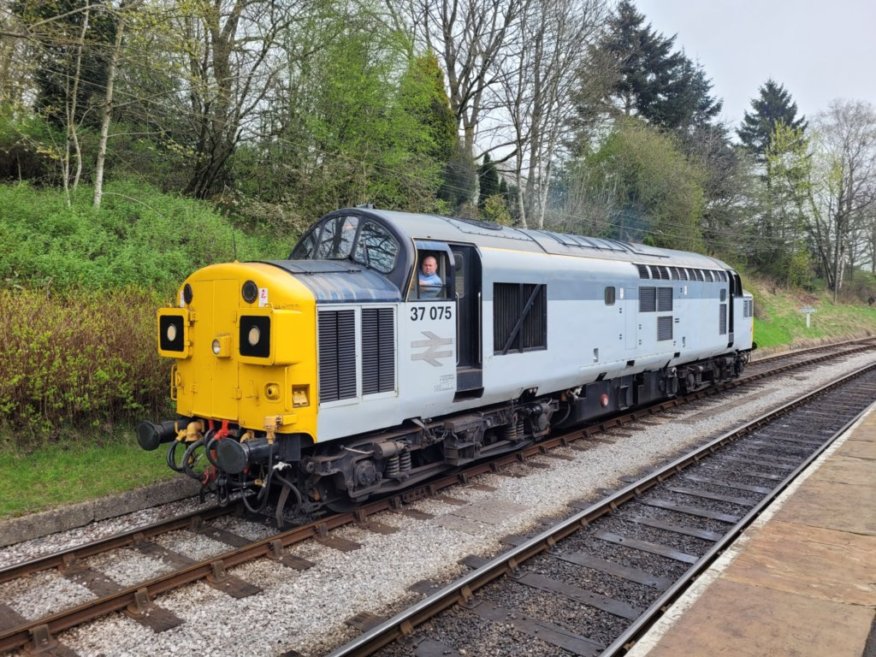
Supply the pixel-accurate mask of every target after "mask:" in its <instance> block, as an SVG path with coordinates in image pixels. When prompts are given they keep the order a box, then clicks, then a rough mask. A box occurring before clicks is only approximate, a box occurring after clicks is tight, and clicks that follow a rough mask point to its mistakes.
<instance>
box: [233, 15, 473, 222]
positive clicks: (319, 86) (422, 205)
mask: <svg viewBox="0 0 876 657" xmlns="http://www.w3.org/2000/svg"><path fill="white" fill-rule="evenodd" d="M321 8H322V11H321V12H314V13H310V14H308V15H307V16H306V17H305V18H304V19H303V20H302V22H301V23H300V24H295V25H291V26H290V27H289V29H288V30H287V31H286V32H285V33H284V34H283V39H282V41H283V48H284V50H285V51H286V53H287V55H286V57H285V67H284V70H283V71H281V72H279V73H278V76H277V80H276V85H275V87H274V88H273V89H272V90H271V93H272V96H271V102H270V103H269V104H267V105H266V107H265V108H264V111H263V112H262V114H261V124H260V129H261V131H262V135H261V136H260V139H259V141H258V152H253V151H252V150H251V149H247V151H246V156H247V157H246V158H245V159H246V161H244V158H238V159H237V161H236V162H237V164H238V165H246V167H247V168H245V169H243V168H241V169H238V171H240V173H241V175H239V176H238V178H237V180H236V181H235V184H236V186H237V189H238V190H241V191H242V192H243V193H245V194H253V195H258V196H260V197H261V198H262V199H264V200H270V201H271V202H274V203H278V204H284V205H291V206H293V207H296V208H297V209H298V210H299V211H300V212H302V213H303V214H304V215H305V216H314V215H319V214H322V213H324V212H326V211H327V210H330V209H335V208H338V207H345V206H351V205H358V204H362V203H375V204H379V205H383V206H389V207H396V208H407V209H411V210H432V211H434V210H435V208H436V199H435V195H436V191H437V190H438V189H439V186H440V184H441V174H442V171H443V170H445V167H446V166H448V163H450V164H451V166H452V163H453V161H454V156H455V152H456V150H457V149H456V145H457V138H456V129H455V119H451V120H450V121H448V118H449V116H448V113H447V104H446V95H445V93H444V92H443V89H441V86H440V79H441V76H442V74H441V71H440V68H437V67H436V66H435V65H434V64H435V60H434V58H432V60H431V63H430V59H429V57H428V55H425V56H424V57H422V58H418V57H413V58H411V56H410V53H411V48H410V41H409V37H408V35H405V34H401V33H398V32H397V31H395V30H394V29H392V28H391V27H389V26H387V24H386V23H385V22H383V21H382V20H380V18H379V16H378V15H377V14H376V12H374V11H372V10H371V9H370V8H368V7H367V6H366V7H363V6H355V7H352V6H351V5H350V4H349V3H346V2H343V1H340V0H338V1H336V2H330V3H329V2H327V3H324V4H323V5H321Z"/></svg>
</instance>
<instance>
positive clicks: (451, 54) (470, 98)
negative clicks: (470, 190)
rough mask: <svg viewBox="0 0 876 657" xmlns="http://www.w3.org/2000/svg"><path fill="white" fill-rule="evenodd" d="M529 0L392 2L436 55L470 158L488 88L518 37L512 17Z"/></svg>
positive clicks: (404, 21)
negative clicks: (444, 73)
mask: <svg viewBox="0 0 876 657" xmlns="http://www.w3.org/2000/svg"><path fill="white" fill-rule="evenodd" d="M531 2H532V0H467V1H466V2H459V0H392V1H391V2H390V3H388V4H389V6H390V11H391V12H392V13H393V15H394V16H395V17H396V21H397V23H398V24H407V25H410V26H411V27H412V29H413V30H414V34H415V35H416V37H417V39H418V40H419V42H420V43H421V44H423V45H424V46H425V47H426V48H427V49H429V50H432V51H434V52H436V53H438V55H439V57H441V59H442V63H443V65H444V70H445V71H446V73H447V80H448V88H449V90H450V93H449V97H450V107H451V109H452V110H453V113H454V114H455V115H456V118H457V121H458V124H459V127H460V129H461V131H462V133H463V149H464V151H465V153H467V154H468V157H469V158H470V159H471V160H474V159H475V152H474V151H475V135H476V133H477V130H478V127H479V126H480V123H481V119H482V117H483V114H484V113H485V111H486V110H487V105H488V102H489V101H490V88H491V87H492V86H493V85H494V84H495V81H496V73H497V71H498V67H499V66H500V64H501V61H502V59H503V58H504V57H505V56H506V52H507V47H508V45H509V44H510V43H511V42H512V41H514V40H515V39H517V38H518V36H519V33H518V31H517V29H516V28H517V21H518V19H519V17H520V16H521V14H522V13H523V12H524V11H525V10H526V8H527V7H528V6H529V5H530V3H531Z"/></svg>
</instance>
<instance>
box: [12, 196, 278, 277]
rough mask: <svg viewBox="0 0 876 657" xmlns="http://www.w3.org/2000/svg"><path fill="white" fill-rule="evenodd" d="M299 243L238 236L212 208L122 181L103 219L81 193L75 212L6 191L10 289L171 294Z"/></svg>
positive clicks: (61, 203) (53, 200) (60, 200)
mask: <svg viewBox="0 0 876 657" xmlns="http://www.w3.org/2000/svg"><path fill="white" fill-rule="evenodd" d="M292 243H293V239H291V238H288V239H287V240H286V241H285V242H284V241H283V240H276V239H274V240H273V241H272V242H270V243H269V242H268V241H267V239H266V238H254V237H251V236H247V235H245V234H242V233H240V232H235V231H234V230H233V229H232V228H231V227H230V226H229V225H228V222H227V221H226V220H225V219H223V218H222V217H220V216H218V215H217V214H216V213H215V212H213V211H211V210H210V209H209V207H208V206H206V205H205V204H203V203H201V202H198V201H193V200H187V199H181V198H177V197H173V196H167V195H163V194H161V193H160V192H158V191H157V190H154V189H151V188H149V187H148V186H145V185H143V184H137V183H134V182H115V183H112V184H110V185H109V186H108V187H107V190H106V196H105V204H104V207H103V209H102V210H101V211H100V212H95V211H94V210H93V209H92V208H91V204H90V196H89V191H88V190H87V189H85V188H81V189H80V191H79V193H78V194H77V195H76V196H75V197H74V202H73V206H72V207H70V208H68V207H67V205H66V202H65V199H64V197H63V195H62V194H61V193H59V192H58V191H55V190H38V189H35V188H33V187H31V186H29V185H26V184H21V185H3V186H0V281H2V282H3V283H2V284H5V285H6V286H19V285H20V286H26V287H41V286H44V287H47V288H51V289H52V290H65V289H76V288H83V289H92V290H94V289H111V288H117V287H119V286H125V285H132V286H138V287H144V288H150V289H156V290H161V291H163V292H168V291H171V290H174V289H175V288H176V286H177V285H179V283H180V282H181V281H182V279H183V278H185V276H187V275H188V274H189V273H190V272H191V271H193V270H194V269H196V268H198V267H202V266H204V265H206V264H209V263H212V262H216V261H223V260H230V259H233V258H234V256H235V254H236V255H237V258H238V259H241V260H245V259H254V258H264V257H271V256H273V257H279V256H285V255H287V254H288V252H289V250H290V249H291V246H292Z"/></svg>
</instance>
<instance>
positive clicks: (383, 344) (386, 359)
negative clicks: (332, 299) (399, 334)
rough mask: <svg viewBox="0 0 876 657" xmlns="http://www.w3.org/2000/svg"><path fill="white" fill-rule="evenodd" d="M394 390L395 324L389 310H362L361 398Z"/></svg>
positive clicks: (392, 313)
mask: <svg viewBox="0 0 876 657" xmlns="http://www.w3.org/2000/svg"><path fill="white" fill-rule="evenodd" d="M390 390H395V321H394V311H393V309H392V308H364V309H363V310H362V394H363V395H371V394H374V393H376V392H387V391H390Z"/></svg>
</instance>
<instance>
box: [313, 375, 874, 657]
mask: <svg viewBox="0 0 876 657" xmlns="http://www.w3.org/2000/svg"><path fill="white" fill-rule="evenodd" d="M874 398H876V365H874V366H869V367H867V368H864V369H863V370H859V371H857V372H854V373H853V374H851V375H848V376H844V377H842V378H841V379H839V380H837V381H835V382H834V383H831V384H829V385H827V386H823V387H822V388H819V389H818V390H816V391H814V392H812V393H809V394H807V395H805V396H803V397H801V398H799V399H797V400H795V401H793V402H790V403H788V404H785V405H784V406H782V407H781V408H779V409H776V410H775V411H773V412H770V413H768V414H765V415H763V416H761V417H758V418H756V419H755V420H753V421H751V422H749V423H746V424H745V425H744V426H742V427H740V428H738V429H736V430H734V431H731V432H729V433H727V434H725V435H723V436H720V437H718V438H716V439H715V440H712V441H711V442H709V443H708V444H706V445H704V446H702V447H700V448H699V449H696V450H694V451H693V452H691V453H689V454H686V455H684V456H683V457H681V458H679V459H677V460H675V461H673V462H672V463H669V464H667V465H666V466H664V467H662V468H660V469H659V470H658V471H656V472H654V473H652V474H650V475H649V476H647V477H645V478H642V479H640V480H637V481H635V482H632V483H630V484H629V485H628V486H626V487H624V488H623V489H621V490H619V491H617V492H616V493H614V494H613V495H611V496H609V497H607V498H606V499H604V500H601V501H600V502H598V503H596V504H593V505H589V506H587V507H586V508H583V509H581V510H580V511H579V512H578V513H576V514H575V515H573V516H571V517H569V518H567V519H564V520H562V521H561V522H559V523H557V524H555V525H553V526H551V527H548V528H546V529H543V530H542V531H539V532H538V533H537V534H535V535H533V536H529V537H520V538H512V539H510V540H509V542H510V543H512V544H514V547H512V548H511V549H509V550H507V551H506V552H504V553H502V554H500V555H498V556H496V557H495V558H493V559H490V560H486V559H476V558H472V559H469V560H468V565H469V566H470V567H471V568H472V570H471V572H469V573H467V574H465V575H464V576H463V577H461V578H459V579H457V580H456V581H453V582H451V583H450V584H446V585H443V586H442V587H441V588H440V589H439V590H437V591H435V592H434V593H432V594H431V595H428V596H427V597H426V598H425V599H423V600H421V601H419V602H417V603H415V604H414V605H412V606H410V607H409V608H407V609H405V610H403V611H401V612H400V613H398V614H396V615H395V616H394V617H393V618H391V619H389V620H387V621H385V622H382V623H380V624H377V625H376V627H373V628H372V629H370V630H368V631H366V632H365V633H363V634H362V635H361V636H360V637H358V638H357V639H354V640H353V641H351V642H349V643H348V644H346V645H344V646H342V647H340V648H338V649H337V650H335V651H334V652H332V653H331V655H330V657H352V656H354V655H355V656H362V655H374V654H378V655H381V656H382V657H394V656H395V655H411V654H415V655H417V657H433V656H434V657H437V656H438V655H443V656H445V657H454V656H461V655H464V654H468V655H472V654H474V655H487V654H527V655H557V654H573V655H580V656H582V657H595V656H596V655H601V656H603V657H607V656H609V655H621V654H623V653H624V652H626V651H627V650H628V649H629V648H630V647H631V646H632V645H633V644H634V643H635V641H636V640H637V639H638V638H639V637H640V636H641V635H642V634H643V633H644V632H645V631H646V630H647V628H648V627H649V626H650V625H651V624H652V623H653V622H654V621H655V620H656V619H657V618H658V617H659V616H660V615H661V614H662V613H663V612H664V610H665V609H666V608H667V606H668V605H670V604H671V603H672V602H673V601H674V600H675V599H676V598H677V597H678V596H679V595H680V594H681V593H682V592H683V591H684V590H685V589H686V588H687V587H688V586H689V585H690V584H691V583H692V582H693V581H694V579H695V578H696V577H697V576H698V575H699V574H700V573H702V572H703V571H704V570H705V569H706V568H708V567H709V565H710V564H711V563H712V562H713V561H714V559H715V558H716V557H717V556H718V555H719V554H720V553H721V552H723V551H724V550H725V549H726V548H727V547H728V546H729V544H730V543H732V541H734V540H735V539H736V538H737V537H738V536H739V534H741V532H742V531H743V530H744V529H745V528H746V527H747V526H748V525H749V524H751V522H752V521H753V520H754V519H755V518H756V517H757V516H758V515H759V514H760V513H761V512H762V511H763V510H764V509H765V508H766V507H767V506H768V505H769V503H770V502H771V501H772V500H773V499H774V498H775V497H776V496H778V495H779V494H780V493H781V492H782V491H783V490H784V489H785V488H786V487H787V486H788V485H789V484H790V483H791V482H792V481H793V480H794V479H795V478H796V477H797V476H798V475H799V474H800V473H801V472H802V471H803V470H804V469H805V468H806V467H807V466H808V465H809V464H810V463H811V462H812V461H813V460H815V459H816V458H817V457H818V455H820V454H821V453H822V451H824V450H825V449H826V448H827V447H828V446H829V445H830V444H831V443H832V442H833V440H834V439H835V438H836V437H837V436H839V435H841V434H842V433H843V432H844V431H845V430H846V429H847V428H848V427H849V426H850V425H851V424H852V423H853V422H854V421H855V420H856V419H857V417H858V416H859V415H860V414H861V413H862V412H863V411H864V410H866V409H867V408H868V407H869V406H870V405H871V404H872V403H873V399H874ZM372 624H374V623H373V622H372ZM415 628H419V629H415ZM393 642H395V643H393ZM381 649H382V650H381Z"/></svg>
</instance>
